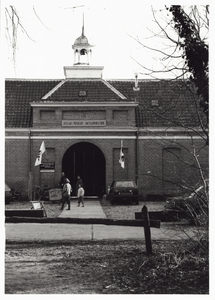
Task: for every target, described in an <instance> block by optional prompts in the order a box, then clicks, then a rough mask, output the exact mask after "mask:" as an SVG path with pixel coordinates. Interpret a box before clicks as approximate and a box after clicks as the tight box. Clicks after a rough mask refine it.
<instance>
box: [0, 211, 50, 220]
mask: <svg viewBox="0 0 215 300" xmlns="http://www.w3.org/2000/svg"><path fill="white" fill-rule="evenodd" d="M44 216H45V215H44V209H6V210H5V217H33V218H43V217H44Z"/></svg>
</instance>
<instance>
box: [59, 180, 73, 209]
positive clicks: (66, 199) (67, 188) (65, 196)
mask: <svg viewBox="0 0 215 300" xmlns="http://www.w3.org/2000/svg"><path fill="white" fill-rule="evenodd" d="M71 192H72V187H71V185H70V181H69V179H68V178H66V179H65V183H64V185H63V191H62V206H61V210H63V208H64V205H65V203H67V204H68V208H67V210H70V194H71Z"/></svg>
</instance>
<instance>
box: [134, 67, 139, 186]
mask: <svg viewBox="0 0 215 300" xmlns="http://www.w3.org/2000/svg"><path fill="white" fill-rule="evenodd" d="M139 90H140V88H139V86H138V73H137V72H135V83H134V87H133V91H134V92H135V93H137V92H139ZM135 102H136V97H135ZM135 148H136V155H135V181H136V184H137V185H138V179H139V124H137V131H136V145H135Z"/></svg>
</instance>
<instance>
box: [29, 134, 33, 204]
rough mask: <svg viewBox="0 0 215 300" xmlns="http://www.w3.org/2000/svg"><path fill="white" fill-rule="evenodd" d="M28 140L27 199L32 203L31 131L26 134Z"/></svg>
mask: <svg viewBox="0 0 215 300" xmlns="http://www.w3.org/2000/svg"><path fill="white" fill-rule="evenodd" d="M28 138H29V160H28V199H29V201H32V179H33V178H32V172H31V129H29V132H28Z"/></svg>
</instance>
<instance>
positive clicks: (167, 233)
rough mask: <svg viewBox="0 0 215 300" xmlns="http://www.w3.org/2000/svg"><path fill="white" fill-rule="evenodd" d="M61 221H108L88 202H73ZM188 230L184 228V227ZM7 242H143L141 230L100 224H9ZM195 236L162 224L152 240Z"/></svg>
mask: <svg viewBox="0 0 215 300" xmlns="http://www.w3.org/2000/svg"><path fill="white" fill-rule="evenodd" d="M59 217H60V218H64V217H65V218H68V217H71V218H82V217H83V218H106V216H105V214H104V212H103V209H102V207H101V204H100V202H99V201H96V200H95V201H93V200H88V201H86V202H85V207H77V202H76V201H71V210H66V209H64V210H63V211H62V213H61V215H60V216H59ZM184 229H185V227H184ZM5 233H6V240H7V241H23V242H24V241H66V240H67V241H71V240H110V239H142V240H144V230H143V228H142V227H132V226H113V225H100V224H99V225H98V224H40V223H16V224H14V223H6V224H5ZM187 234H188V235H190V236H194V234H195V228H192V227H190V226H189V227H187V228H186V234H185V232H184V231H183V230H181V228H179V227H177V226H174V227H173V226H170V225H169V224H168V223H161V228H159V229H158V228H151V238H152V241H153V240H161V239H180V238H187Z"/></svg>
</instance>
